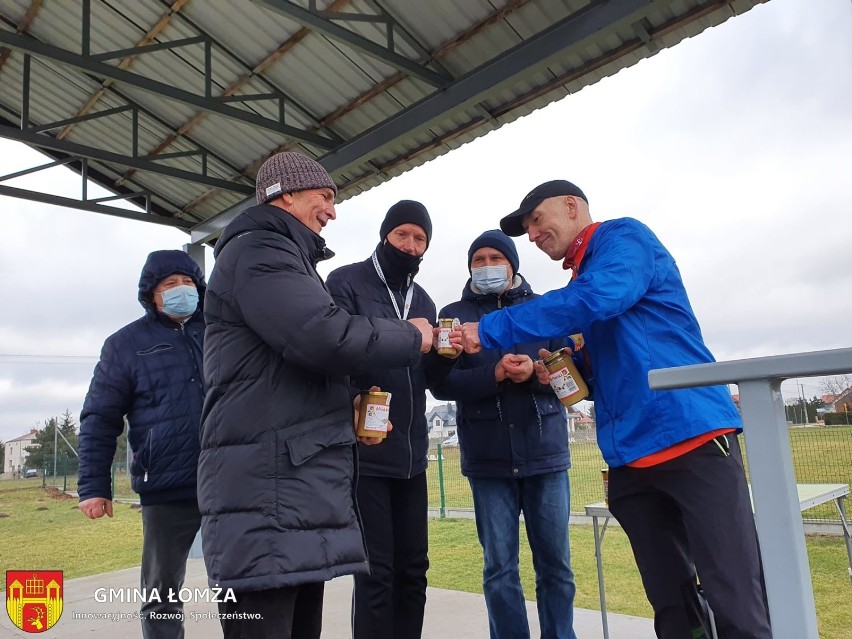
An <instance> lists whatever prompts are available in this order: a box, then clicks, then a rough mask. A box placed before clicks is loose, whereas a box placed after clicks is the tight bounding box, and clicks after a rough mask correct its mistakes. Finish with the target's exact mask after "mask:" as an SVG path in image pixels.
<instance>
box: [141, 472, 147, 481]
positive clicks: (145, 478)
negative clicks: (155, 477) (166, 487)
mask: <svg viewBox="0 0 852 639" xmlns="http://www.w3.org/2000/svg"><path fill="white" fill-rule="evenodd" d="M142 481H143V482H146V481H148V471H147V470H146V471H145V476H144V477H143V478H142Z"/></svg>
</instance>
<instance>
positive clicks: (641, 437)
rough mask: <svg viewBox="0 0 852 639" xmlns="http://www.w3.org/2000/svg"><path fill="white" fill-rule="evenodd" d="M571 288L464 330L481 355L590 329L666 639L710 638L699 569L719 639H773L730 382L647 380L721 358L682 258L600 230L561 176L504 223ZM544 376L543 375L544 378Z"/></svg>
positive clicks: (599, 391)
mask: <svg viewBox="0 0 852 639" xmlns="http://www.w3.org/2000/svg"><path fill="white" fill-rule="evenodd" d="M500 226H501V228H502V229H503V230H504V231H505V232H506V233H508V234H509V235H512V236H519V235H523V234H524V233H525V232H526V234H527V235H528V236H529V239H530V241H531V242H535V244H536V246H537V247H538V248H539V249H540V250H541V251H543V252H544V253H546V254H547V255H548V256H549V257H550V258H551V259H553V260H562V261H563V268H566V269H572V270H573V279H572V281H571V283H570V284H569V285H567V286H565V287H564V288H561V289H558V290H555V291H550V292H548V293H546V294H544V295H542V296H541V297H540V298H538V299H536V300H534V301H532V302H530V303H528V304H524V305H522V306H516V307H512V308H507V309H502V310H500V311H497V312H496V313H491V314H489V315H487V316H485V317H483V318H482V319H481V321H480V322H479V323H478V324H477V323H471V324H467V325H465V326H464V327H463V329H462V332H463V337H464V340H465V348H466V350H468V349H469V351H470V352H477V351H479V350H480V349H481V348H487V349H493V348H500V347H503V348H505V347H508V346H511V345H512V344H519V343H520V344H523V343H527V342H532V341H535V340H539V339H546V338H550V337H555V336H559V335H563V334H565V333H568V334H573V333H581V332H582V334H583V336H584V338H585V342H586V345H585V347H584V348H585V349H586V353H587V355H588V362H589V364H590V367H591V375H592V378H591V379H590V380H589V381H590V382H591V385H592V387H593V389H594V391H593V392H594V401H595V417H596V420H597V435H598V437H597V439H598V445H599V446H600V449H601V452H602V453H603V457H604V459H605V460H606V462H607V464H609V466H610V467H611V468H610V474H609V508H610V510H611V511H612V514H613V515H614V516H615V517H616V518H617V519H618V520H619V522H620V523H621V525H622V527H623V528H624V530H625V532H626V533H627V535H628V537H629V538H630V543H631V546H632V547H633V553H634V555H635V557H636V562H637V565H638V567H639V571H640V573H641V575H642V581H643V584H644V586H645V592H646V594H647V596H648V600H649V601H650V603H651V605H652V607H653V608H654V626H655V629H656V631H657V636H658V637H660V638H661V639H681V638H683V637H694V636H702V635H700V634H698V635H696V634H693V633H694V632H700V630H699V628H700V627H701V626H702V625H703V623H704V622H703V619H702V615H701V614H700V613H699V612H698V611H700V610H701V605H700V603H699V601H700V600H699V597H698V590H697V586H696V571H697V574H698V577H699V578H700V580H701V584H702V586H703V589H704V592H705V594H706V596H707V600H708V601H709V603H710V606H711V608H712V610H713V613H714V615H715V620H716V628H717V631H718V636H719V637H720V639H731V638H743V639H745V638H748V639H769V638H770V637H771V630H770V626H769V613H768V609H767V605H766V594H765V588H764V584H763V574H762V570H761V565H760V558H759V552H758V545H757V535H756V531H755V526H754V518H753V516H752V510H751V503H750V500H749V494H748V486H747V484H746V479H745V473H744V472H743V466H742V456H741V453H740V449H739V445H738V443H737V437H736V433H737V432H739V430H740V429H741V421H740V416H739V414H738V413H737V410H736V408H735V407H734V404H733V401H732V400H731V396H730V392H729V391H728V389H727V387H725V386H714V387H703V388H689V389H681V390H674V391H662V392H660V391H653V390H651V389H650V388H649V387H648V381H647V380H648V371H650V370H652V369H656V368H669V367H674V366H684V365H689V364H703V363H707V362H713V361H715V360H714V359H713V356H712V354H711V353H710V351H709V350H708V349H707V347H706V346H705V344H704V340H703V338H702V336H701V330H700V328H699V326H698V321H697V320H696V319H695V315H694V314H693V311H692V307H691V306H690V303H689V299H688V297H687V294H686V290H685V288H684V285H683V281H682V280H681V277H680V273H679V271H678V269H677V266H676V265H675V261H674V258H673V257H672V256H671V254H670V253H669V252H668V251H667V250H666V248H665V247H664V246H663V245H662V244H661V243H660V241H659V240H658V239H657V237H656V236H655V235H654V234H653V233H652V232H651V231H650V230H649V229H648V228H647V227H646V226H645V225H644V224H642V223H641V222H639V221H637V220H635V219H631V218H622V219H616V220H609V221H606V222H602V223H595V224H593V223H592V219H591V215H590V214H589V204H588V200H587V198H586V196H585V194H584V193H583V192H582V191H581V190H580V189H579V188H578V187H577V186H576V185H574V184H572V183H571V182H567V181H565V180H553V181H550V182H545V183H544V184H541V185H539V186H537V187H536V188H534V189H533V190H532V191H530V192H529V193H528V194H527V195H526V196H525V197H524V199H523V200H522V202H521V205H520V206H519V207H518V209H517V210H516V211H514V212H512V213H510V214H509V215H507V216H506V217H504V218H503V219H502V220H501V221H500ZM538 372H539V373H540V375H541V376H540V379H544V371H543V368H542V369H541V370H539V371H538Z"/></svg>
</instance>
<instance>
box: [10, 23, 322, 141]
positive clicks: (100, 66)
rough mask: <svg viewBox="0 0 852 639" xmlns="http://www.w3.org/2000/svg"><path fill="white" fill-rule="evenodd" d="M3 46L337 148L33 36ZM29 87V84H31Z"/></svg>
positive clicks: (17, 37) (16, 36)
mask: <svg viewBox="0 0 852 639" xmlns="http://www.w3.org/2000/svg"><path fill="white" fill-rule="evenodd" d="M0 43H2V44H4V45H5V46H7V47H9V48H10V49H15V50H18V51H21V52H23V53H24V54H29V55H35V56H39V57H43V58H47V59H50V60H54V61H56V62H59V63H60V64H63V65H68V66H72V67H76V68H78V69H82V70H83V71H86V72H88V73H91V74H92V75H94V76H96V77H98V78H111V79H113V80H115V81H116V82H122V83H125V84H129V85H131V86H134V87H137V88H139V89H142V90H144V91H148V92H149V93H154V94H156V95H159V96H162V97H164V98H168V99H170V100H175V101H177V102H183V103H185V104H190V105H192V106H194V107H196V108H198V109H200V110H202V111H208V112H210V113H215V114H217V115H221V116H223V117H227V118H231V119H234V120H239V121H242V122H245V123H247V124H250V125H252V126H256V127H259V128H263V129H267V130H271V131H275V132H276V133H279V134H281V135H285V136H288V137H291V138H294V139H296V140H300V141H302V142H305V143H307V144H311V145H313V146H316V147H319V148H322V149H329V148H331V147H332V146H334V142H333V141H332V140H330V139H329V138H326V137H323V136H320V135H316V134H313V133H309V132H308V131H305V130H304V129H299V128H297V127H293V126H290V125H287V124H284V123H283V122H279V121H276V120H271V119H269V118H265V117H263V116H260V115H257V114H254V113H250V112H248V111H244V110H242V109H238V108H235V107H231V106H228V105H226V104H222V103H221V101H219V100H217V99H215V98H212V97H210V96H201V95H197V94H195V93H191V92H189V91H184V90H183V89H179V88H177V87H173V86H171V85H168V84H165V83H163V82H158V81H156V80H152V79H151V78H147V77H145V76H142V75H139V74H137V73H133V72H130V71H125V70H123V69H119V68H116V67H114V66H111V65H108V64H105V63H103V62H99V61H97V60H95V59H93V57H92V56H85V55H80V54H77V53H74V52H73V51H68V50H66V49H61V48H59V47H55V46H52V45H49V44H46V43H44V42H41V41H39V40H36V39H35V38H32V37H30V36H26V35H20V34H17V33H11V32H9V31H0ZM25 72H26V69H25ZM205 73H206V75H208V76H209V73H210V70H209V66H208V68H207V69H206V70H205ZM27 84H29V83H28V82H27ZM205 84H207V85H208V91H209V78H208V80H207V81H205ZM279 113H280V111H279Z"/></svg>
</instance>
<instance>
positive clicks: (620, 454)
mask: <svg viewBox="0 0 852 639" xmlns="http://www.w3.org/2000/svg"><path fill="white" fill-rule="evenodd" d="M573 333H583V335H584V337H585V340H586V346H585V348H587V349H588V354H589V359H590V362H591V369H592V370H591V373H592V375H593V376H594V377H593V380H592V381H593V384H594V400H595V418H596V421H597V430H598V445H599V446H600V449H601V452H602V453H603V457H604V459H605V460H606V462H607V463H608V464H609V465H610V466H614V467H615V466H622V465H624V464H626V463H629V462H631V461H634V460H636V459H639V458H641V457H645V456H647V455H650V454H652V453H655V452H658V451H660V450H663V449H665V448H668V447H669V446H672V445H673V444H676V443H678V442H681V441H684V440H686V439H689V438H691V437H695V436H697V435H701V434H703V433H706V432H709V431H711V430H715V429H718V428H737V429H739V428H740V426H741V421H740V416H739V413H738V412H737V409H736V407H735V406H734V403H733V401H732V400H731V396H730V392H729V390H728V389H727V387H725V386H710V387H703V388H687V389H680V390H672V391H653V390H651V389H650V387H649V386H648V372H649V371H650V370H653V369H657V368H670V367H673V366H685V365H690V364H704V363H708V362H713V361H715V360H714V358H713V355H712V354H711V353H710V351H709V350H708V349H707V347H706V346H705V345H704V340H703V338H702V336H701V329H700V328H699V326H698V321H697V320H696V319H695V315H694V314H693V311H692V307H691V306H690V304H689V299H688V297H687V294H686V290H685V288H684V286H683V281H682V280H681V277H680V272H679V271H678V269H677V266H676V264H675V261H674V258H673V257H672V256H671V254H670V253H669V252H668V251H667V250H666V249H665V247H664V246H663V245H662V244H661V243H660V241H659V240H658V239H657V237H656V236H655V235H654V234H653V233H652V232H651V230H650V229H648V227H646V226H645V225H644V224H642V223H641V222H639V221H638V220H634V219H631V218H622V219H618V220H610V221H607V222H603V223H602V224H601V225H600V226H599V227H598V229H597V231H596V232H595V233H594V235H593V236H592V238H591V240H590V241H589V244H588V248H587V249H586V254H585V258H584V259H583V261H582V263H581V265H580V269H579V275H578V277H577V279H575V280H574V281H572V282H570V283H569V284H568V285H567V286H565V287H563V288H561V289H557V290H554V291H550V292H548V293H545V294H544V295H542V296H541V297H539V298H538V299H535V300H533V301H531V302H529V303H527V304H523V305H520V306H513V307H511V308H507V309H503V310H501V311H498V312H496V313H490V314H488V315H486V316H485V317H483V318H482V320H481V322H480V325H479V334H480V339H481V341H482V344H483V346H484V347H485V348H500V347H504V348H505V347H507V346H511V345H512V344H523V343H527V342H534V341H536V340H541V339H548V338H551V337H557V336H559V335H565V334H573Z"/></svg>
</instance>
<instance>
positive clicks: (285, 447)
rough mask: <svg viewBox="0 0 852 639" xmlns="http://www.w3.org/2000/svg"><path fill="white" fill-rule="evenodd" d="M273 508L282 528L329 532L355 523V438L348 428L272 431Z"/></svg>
mask: <svg viewBox="0 0 852 639" xmlns="http://www.w3.org/2000/svg"><path fill="white" fill-rule="evenodd" d="M275 439H276V445H275V451H276V477H275V505H276V512H277V519H278V524H279V525H280V526H281V527H282V528H284V529H287V530H318V529H334V528H342V527H346V526H350V525H352V522H354V521H356V519H355V517H356V516H355V498H354V490H353V488H354V477H355V446H354V443H355V434H354V433H353V432H352V429H351V427H349V426H348V425H343V426H342V427H341V428H318V429H315V430H310V431H307V432H305V433H301V434H299V435H295V436H292V435H290V433H288V432H287V430H286V429H285V430H282V431H278V432H277V433H276V437H275Z"/></svg>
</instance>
